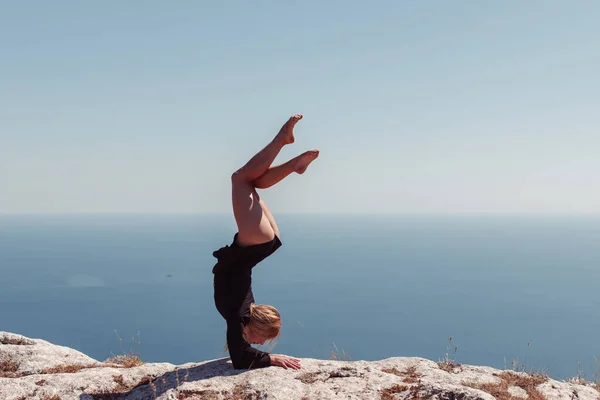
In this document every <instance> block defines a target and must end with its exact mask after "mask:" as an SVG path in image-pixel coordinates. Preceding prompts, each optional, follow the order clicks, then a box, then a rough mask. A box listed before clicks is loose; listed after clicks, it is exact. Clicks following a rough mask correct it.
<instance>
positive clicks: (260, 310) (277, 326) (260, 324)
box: [223, 303, 281, 352]
mask: <svg viewBox="0 0 600 400" xmlns="http://www.w3.org/2000/svg"><path fill="white" fill-rule="evenodd" d="M246 328H247V329H248V330H250V331H252V333H254V334H256V335H260V336H262V337H263V338H265V339H267V340H268V341H272V340H274V339H277V338H278V337H279V332H280V331H281V316H280V315H279V311H277V309H276V308H275V307H273V306H269V305H265V304H259V305H256V304H254V303H251V304H250V319H249V320H248V323H247V324H246ZM242 336H243V337H244V340H246V341H248V339H246V334H245V332H244V331H242ZM228 350H229V349H228V346H227V343H225V347H224V348H223V351H224V352H227V351H228Z"/></svg>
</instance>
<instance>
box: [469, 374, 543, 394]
mask: <svg viewBox="0 0 600 400" xmlns="http://www.w3.org/2000/svg"><path fill="white" fill-rule="evenodd" d="M499 377H500V382H499V383H483V384H475V383H471V382H463V384H464V385H465V386H469V387H472V388H474V389H479V390H483V391H484V392H487V393H489V394H491V395H492V396H494V397H495V398H496V399H497V400H518V398H517V397H514V396H512V395H511V394H510V393H509V392H508V388H509V387H511V386H517V387H520V388H521V389H523V390H525V392H527V396H528V397H527V398H528V399H529V400H546V399H545V398H544V396H543V395H542V394H541V393H540V391H539V390H537V387H538V386H539V385H541V384H542V383H544V382H547V381H548V376H546V375H542V374H527V373H524V372H511V371H506V372H503V373H502V374H500V375H499Z"/></svg>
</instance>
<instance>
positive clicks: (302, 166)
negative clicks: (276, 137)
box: [252, 150, 319, 189]
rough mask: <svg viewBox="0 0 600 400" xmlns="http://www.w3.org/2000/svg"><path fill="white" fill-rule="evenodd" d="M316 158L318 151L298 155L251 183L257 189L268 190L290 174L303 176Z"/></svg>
mask: <svg viewBox="0 0 600 400" xmlns="http://www.w3.org/2000/svg"><path fill="white" fill-rule="evenodd" d="M318 156H319V151H318V150H309V151H307V152H305V153H302V154H300V155H299V156H298V157H295V158H292V159H291V160H290V161H288V162H286V163H284V164H281V165H278V166H276V167H271V168H269V169H268V170H267V171H266V172H265V173H264V174H262V175H261V176H259V177H258V178H257V179H255V180H254V182H252V183H253V184H254V187H255V188H257V189H266V188H269V187H271V186H273V185H275V184H276V183H278V182H279V181H281V180H282V179H283V178H285V177H286V176H288V175H289V174H291V173H292V172H296V173H298V174H303V173H304V171H306V168H307V167H308V165H309V164H310V163H311V162H312V161H313V160H314V159H315V158H317V157H318Z"/></svg>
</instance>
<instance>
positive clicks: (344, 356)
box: [329, 343, 350, 361]
mask: <svg viewBox="0 0 600 400" xmlns="http://www.w3.org/2000/svg"><path fill="white" fill-rule="evenodd" d="M329 359H330V360H334V361H350V355H349V354H348V353H346V351H345V350H344V349H342V350H339V349H338V348H337V346H336V345H335V343H334V344H333V350H331V354H330V355H329Z"/></svg>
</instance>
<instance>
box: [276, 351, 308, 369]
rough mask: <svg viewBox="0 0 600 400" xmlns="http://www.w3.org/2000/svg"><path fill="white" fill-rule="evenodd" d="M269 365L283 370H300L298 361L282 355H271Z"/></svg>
mask: <svg viewBox="0 0 600 400" xmlns="http://www.w3.org/2000/svg"><path fill="white" fill-rule="evenodd" d="M270 357H271V365H276V366H278V367H282V368H285V369H288V368H293V369H300V368H302V367H301V366H300V360H298V359H297V358H292V357H288V356H284V355H282V354H271V355H270Z"/></svg>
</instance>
